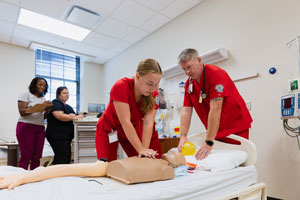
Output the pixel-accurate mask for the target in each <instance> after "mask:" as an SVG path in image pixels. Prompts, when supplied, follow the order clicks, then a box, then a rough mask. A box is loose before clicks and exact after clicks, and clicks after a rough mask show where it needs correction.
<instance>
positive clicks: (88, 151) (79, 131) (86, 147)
mask: <svg viewBox="0 0 300 200" xmlns="http://www.w3.org/2000/svg"><path fill="white" fill-rule="evenodd" d="M96 124H97V119H95V120H90V121H85V120H76V121H74V163H88V162H95V161H96V160H97V152H96V144H95V135H96Z"/></svg>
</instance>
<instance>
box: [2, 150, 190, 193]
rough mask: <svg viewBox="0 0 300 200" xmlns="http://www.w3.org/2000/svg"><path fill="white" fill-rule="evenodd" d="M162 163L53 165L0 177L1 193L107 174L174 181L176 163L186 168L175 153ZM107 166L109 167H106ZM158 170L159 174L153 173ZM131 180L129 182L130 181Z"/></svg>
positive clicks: (137, 160) (147, 160) (148, 160)
mask: <svg viewBox="0 0 300 200" xmlns="http://www.w3.org/2000/svg"><path fill="white" fill-rule="evenodd" d="M163 159H164V160H162V159H151V158H138V157H131V158H127V159H122V160H116V161H113V162H111V163H109V162H104V161H96V162H95V163H77V164H62V165H53V166H50V167H46V168H41V169H37V170H34V171H30V172H28V173H17V174H13V175H10V176H4V177H0V189H4V188H8V189H9V190H11V189H14V188H15V187H17V186H19V185H23V184H26V183H33V182H39V181H43V180H48V179H52V178H58V177H66V176H89V177H102V176H106V175H107V174H108V176H109V177H114V178H115V179H117V180H121V179H124V177H122V176H123V175H124V174H130V173H132V172H133V174H132V176H133V177H136V175H137V174H139V176H140V177H139V179H140V180H141V181H140V182H149V181H155V180H166V179H170V178H174V170H173V168H171V166H179V164H178V163H179V162H180V163H181V164H185V158H184V156H183V155H182V154H181V153H178V152H174V153H171V154H169V153H166V154H164V155H163ZM183 159H184V162H183ZM169 160H171V161H172V163H169ZM166 161H168V162H166ZM110 164H111V167H109V165H110ZM157 170H158V172H155V171H157ZM120 171H122V172H124V173H121V175H118V174H117V173H118V172H120ZM151 173H152V174H158V175H157V176H156V175H154V176H156V177H153V179H152V180H150V178H151V177H149V176H148V175H149V174H151ZM116 176H118V177H120V178H118V177H116ZM130 179H131V180H132V178H130ZM123 182H126V181H123ZM136 182H137V181H135V183H136ZM131 183H132V182H131ZM127 184H128V183H127Z"/></svg>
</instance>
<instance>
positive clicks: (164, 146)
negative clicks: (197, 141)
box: [159, 138, 180, 154]
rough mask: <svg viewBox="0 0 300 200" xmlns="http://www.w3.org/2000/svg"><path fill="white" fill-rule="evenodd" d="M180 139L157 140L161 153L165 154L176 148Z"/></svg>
mask: <svg viewBox="0 0 300 200" xmlns="http://www.w3.org/2000/svg"><path fill="white" fill-rule="evenodd" d="M179 139H180V138H159V142H160V146H161V153H162V154H164V153H167V152H168V151H169V150H170V149H172V148H174V147H177V146H178V144H179Z"/></svg>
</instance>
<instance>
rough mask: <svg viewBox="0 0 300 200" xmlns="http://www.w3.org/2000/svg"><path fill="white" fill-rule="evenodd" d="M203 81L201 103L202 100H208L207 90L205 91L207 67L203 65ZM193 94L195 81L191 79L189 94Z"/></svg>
mask: <svg viewBox="0 0 300 200" xmlns="http://www.w3.org/2000/svg"><path fill="white" fill-rule="evenodd" d="M202 73H203V79H202V88H201V92H200V98H199V103H202V100H203V99H205V98H206V96H207V95H206V89H205V66H204V64H203V72H202ZM192 92H193V79H192V78H190V80H189V93H192Z"/></svg>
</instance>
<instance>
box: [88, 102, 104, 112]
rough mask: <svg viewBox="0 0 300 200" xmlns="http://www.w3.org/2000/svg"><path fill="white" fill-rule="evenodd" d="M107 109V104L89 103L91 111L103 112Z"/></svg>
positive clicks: (89, 110)
mask: <svg viewBox="0 0 300 200" xmlns="http://www.w3.org/2000/svg"><path fill="white" fill-rule="evenodd" d="M104 110H105V104H97V103H88V112H89V113H103V112H104Z"/></svg>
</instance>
